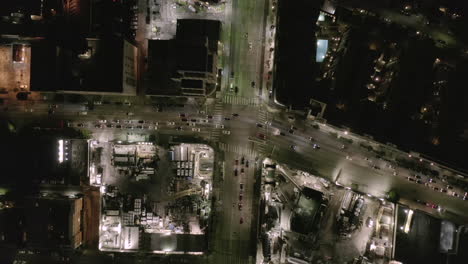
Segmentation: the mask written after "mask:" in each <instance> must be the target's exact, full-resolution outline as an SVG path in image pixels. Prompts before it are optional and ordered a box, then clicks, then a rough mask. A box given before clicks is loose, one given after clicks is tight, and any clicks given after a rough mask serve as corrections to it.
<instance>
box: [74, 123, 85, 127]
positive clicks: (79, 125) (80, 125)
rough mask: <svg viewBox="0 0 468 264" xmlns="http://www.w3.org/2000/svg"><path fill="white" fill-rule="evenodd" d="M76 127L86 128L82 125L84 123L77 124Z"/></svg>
mask: <svg viewBox="0 0 468 264" xmlns="http://www.w3.org/2000/svg"><path fill="white" fill-rule="evenodd" d="M76 126H77V127H84V126H85V125H84V124H82V123H79V124H77V125H76Z"/></svg>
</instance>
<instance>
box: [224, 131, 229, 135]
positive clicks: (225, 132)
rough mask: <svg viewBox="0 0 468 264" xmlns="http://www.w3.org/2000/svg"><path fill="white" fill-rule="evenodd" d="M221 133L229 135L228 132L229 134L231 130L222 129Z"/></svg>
mask: <svg viewBox="0 0 468 264" xmlns="http://www.w3.org/2000/svg"><path fill="white" fill-rule="evenodd" d="M223 134H224V135H230V134H231V131H229V130H223Z"/></svg>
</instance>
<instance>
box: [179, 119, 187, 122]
mask: <svg viewBox="0 0 468 264" xmlns="http://www.w3.org/2000/svg"><path fill="white" fill-rule="evenodd" d="M180 120H181V121H182V122H187V121H188V119H187V118H182V119H180Z"/></svg>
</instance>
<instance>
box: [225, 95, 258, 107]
mask: <svg viewBox="0 0 468 264" xmlns="http://www.w3.org/2000/svg"><path fill="white" fill-rule="evenodd" d="M222 101H223V103H226V104H233V105H252V106H255V105H258V104H259V100H258V98H257V97H253V98H247V97H241V96H235V95H231V94H225V95H224V96H223V97H222Z"/></svg>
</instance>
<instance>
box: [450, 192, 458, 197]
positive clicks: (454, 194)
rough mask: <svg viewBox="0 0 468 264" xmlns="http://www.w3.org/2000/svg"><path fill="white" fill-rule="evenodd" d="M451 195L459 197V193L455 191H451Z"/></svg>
mask: <svg viewBox="0 0 468 264" xmlns="http://www.w3.org/2000/svg"><path fill="white" fill-rule="evenodd" d="M452 196H455V197H460V195H459V194H458V193H456V192H453V193H452Z"/></svg>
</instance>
